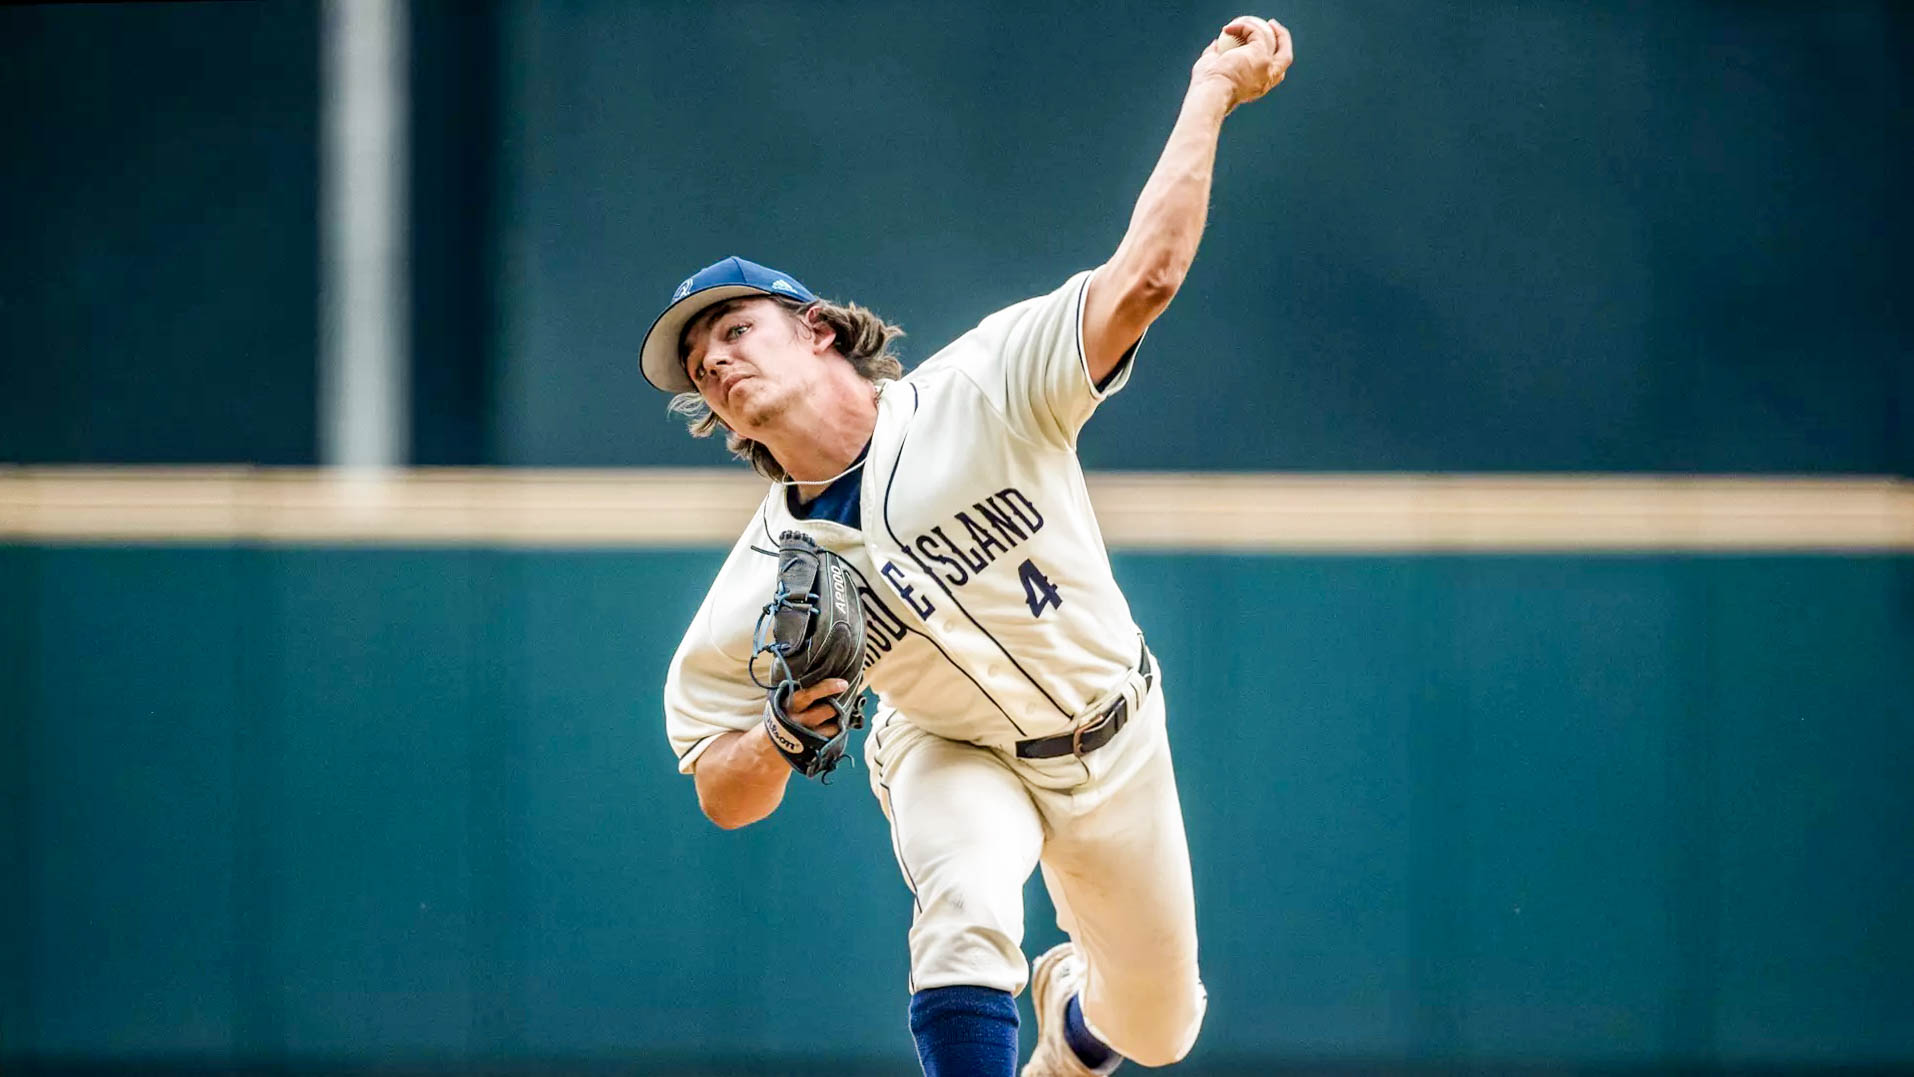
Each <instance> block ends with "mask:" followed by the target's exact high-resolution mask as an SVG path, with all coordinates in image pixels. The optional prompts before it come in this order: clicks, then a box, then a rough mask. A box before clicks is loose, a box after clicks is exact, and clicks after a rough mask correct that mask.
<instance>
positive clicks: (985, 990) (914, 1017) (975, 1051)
mask: <svg viewBox="0 0 1914 1077" xmlns="http://www.w3.org/2000/svg"><path fill="white" fill-rule="evenodd" d="M910 1034H911V1036H912V1038H914V1039H916V1041H917V1060H918V1061H919V1062H921V1063H922V1064H923V1066H924V1077H1000V1075H1001V1077H1014V1075H1015V1074H1016V1072H1017V1004H1016V1003H1015V1002H1012V1001H1011V1000H1010V992H1008V991H998V990H996V989H995V988H990V987H932V988H929V989H927V990H924V991H919V992H917V993H916V994H914V995H912V996H911V997H910Z"/></svg>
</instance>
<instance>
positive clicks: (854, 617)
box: [751, 531, 864, 778]
mask: <svg viewBox="0 0 1914 1077" xmlns="http://www.w3.org/2000/svg"><path fill="white" fill-rule="evenodd" d="M851 580H852V578H851V573H850V570H849V569H847V568H846V567H845V566H844V562H843V559H842V558H840V557H838V556H837V555H836V554H834V553H831V552H830V551H829V550H822V549H819V548H818V545H817V543H815V542H812V541H811V539H810V536H808V535H805V534H803V533H801V532H797V531H786V532H785V533H784V534H782V535H779V536H778V585H777V590H776V591H775V592H774V593H773V594H772V596H771V601H770V602H769V603H768V604H766V605H765V607H764V612H763V613H761V614H759V615H758V625H757V631H756V633H755V641H754V644H753V646H754V648H755V650H754V653H753V654H752V656H751V680H752V681H753V682H754V683H756V684H757V686H758V687H760V688H763V689H764V690H765V692H766V697H767V698H766V701H765V708H764V729H765V732H767V733H769V734H770V735H771V744H772V746H774V747H775V748H777V750H778V753H779V754H781V755H783V756H784V761H785V762H787V763H789V764H791V769H792V770H795V771H797V772H798V773H799V774H802V775H804V776H805V777H806V778H823V777H824V776H825V775H827V774H829V773H830V772H831V770H832V768H834V767H836V766H837V762H838V760H839V759H842V758H843V757H844V749H845V746H846V744H847V742H848V741H849V738H850V735H851V730H853V729H861V728H863V726H864V685H863V664H864V607H863V605H862V604H861V603H860V602H859V601H858V597H857V588H856V587H855V586H854V585H853V583H852V582H851ZM760 655H769V656H770V661H769V662H767V663H763V664H764V665H765V666H767V667H768V671H767V672H766V673H765V674H763V675H760V673H759V666H760V662H759V656H760ZM832 677H841V678H843V679H844V680H845V681H846V682H848V683H849V684H850V687H849V688H846V689H845V690H844V691H842V692H839V693H837V694H836V695H834V696H829V697H826V698H825V699H822V700H819V701H818V702H821V703H828V704H829V705H830V707H831V709H832V710H834V711H836V712H837V728H836V730H835V731H834V732H820V731H819V730H816V729H812V728H810V727H809V726H806V725H805V724H803V723H802V722H799V721H798V720H797V719H796V718H794V717H792V715H791V712H790V703H791V694H792V693H793V692H796V691H797V690H799V689H801V688H809V687H811V686H812V685H814V684H817V683H818V682H820V681H825V680H829V679H830V678H832Z"/></svg>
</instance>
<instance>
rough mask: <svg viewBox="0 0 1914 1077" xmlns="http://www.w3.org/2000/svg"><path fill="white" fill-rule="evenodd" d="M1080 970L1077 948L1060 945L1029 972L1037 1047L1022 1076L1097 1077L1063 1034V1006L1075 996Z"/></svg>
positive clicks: (1053, 948) (1079, 979)
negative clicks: (1035, 1014)
mask: <svg viewBox="0 0 1914 1077" xmlns="http://www.w3.org/2000/svg"><path fill="white" fill-rule="evenodd" d="M1081 979H1082V970H1081V968H1080V967H1079V966H1078V964H1077V948H1076V947H1075V946H1073V945H1072V944H1070V943H1067V942H1066V943H1060V944H1058V945H1056V946H1052V947H1051V948H1050V949H1048V950H1046V951H1044V954H1043V956H1042V957H1039V958H1037V962H1036V964H1035V965H1033V966H1032V967H1031V970H1030V1006H1031V1008H1032V1009H1034V1010H1036V1011H1037V1047H1036V1050H1034V1051H1031V1052H1030V1061H1029V1062H1027V1063H1025V1064H1024V1067H1023V1077H1098V1075H1097V1071H1095V1070H1093V1069H1091V1068H1090V1067H1088V1066H1086V1065H1084V1064H1083V1060H1082V1059H1080V1058H1078V1057H1077V1053H1076V1052H1075V1051H1072V1050H1071V1049H1070V1041H1069V1039H1067V1038H1066V1037H1065V1035H1064V1024H1065V1021H1064V1016H1063V1011H1064V1007H1066V1006H1068V1005H1069V1004H1070V1000H1071V998H1073V997H1075V995H1076V993H1077V984H1078V983H1079V982H1080V981H1081Z"/></svg>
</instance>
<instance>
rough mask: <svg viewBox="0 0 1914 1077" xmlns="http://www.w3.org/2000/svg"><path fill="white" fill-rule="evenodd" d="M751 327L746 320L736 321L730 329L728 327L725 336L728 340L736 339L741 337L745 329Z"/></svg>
mask: <svg viewBox="0 0 1914 1077" xmlns="http://www.w3.org/2000/svg"><path fill="white" fill-rule="evenodd" d="M749 328H750V325H749V324H748V323H746V322H737V323H734V324H733V325H732V326H731V327H730V328H729V329H726V330H725V331H724V337H725V339H726V340H736V339H738V338H739V337H741V336H743V335H744V331H745V330H746V329H749Z"/></svg>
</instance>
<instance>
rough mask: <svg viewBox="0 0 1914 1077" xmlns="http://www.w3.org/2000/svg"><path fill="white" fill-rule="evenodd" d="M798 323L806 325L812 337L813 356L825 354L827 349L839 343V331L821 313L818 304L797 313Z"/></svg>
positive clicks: (806, 329) (805, 327)
mask: <svg viewBox="0 0 1914 1077" xmlns="http://www.w3.org/2000/svg"><path fill="white" fill-rule="evenodd" d="M797 318H798V321H799V322H801V323H802V324H803V325H804V329H805V331H806V332H807V333H808V334H809V335H810V339H811V351H812V353H813V354H820V355H821V354H823V352H824V351H825V349H827V348H830V347H831V346H832V345H834V344H836V343H837V330H836V329H833V328H832V327H831V323H830V322H829V321H828V320H826V319H825V318H824V316H823V315H822V314H821V313H819V311H818V309H817V304H816V303H812V304H810V305H808V306H806V307H805V308H804V309H803V310H800V311H798V312H797Z"/></svg>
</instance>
